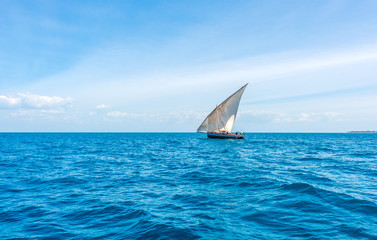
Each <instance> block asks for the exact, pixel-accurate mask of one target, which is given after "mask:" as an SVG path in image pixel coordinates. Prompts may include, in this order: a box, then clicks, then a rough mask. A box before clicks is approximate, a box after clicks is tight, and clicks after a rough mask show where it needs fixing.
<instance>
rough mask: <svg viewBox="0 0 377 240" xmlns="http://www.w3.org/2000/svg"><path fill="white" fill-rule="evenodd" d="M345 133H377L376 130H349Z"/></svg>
mask: <svg viewBox="0 0 377 240" xmlns="http://www.w3.org/2000/svg"><path fill="white" fill-rule="evenodd" d="M347 133H377V131H349V132H347Z"/></svg>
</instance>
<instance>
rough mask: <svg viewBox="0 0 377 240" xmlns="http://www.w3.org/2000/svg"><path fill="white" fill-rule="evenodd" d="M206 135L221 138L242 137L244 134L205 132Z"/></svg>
mask: <svg viewBox="0 0 377 240" xmlns="http://www.w3.org/2000/svg"><path fill="white" fill-rule="evenodd" d="M207 136H208V137H209V138H221V139H244V137H245V134H235V133H219V132H207Z"/></svg>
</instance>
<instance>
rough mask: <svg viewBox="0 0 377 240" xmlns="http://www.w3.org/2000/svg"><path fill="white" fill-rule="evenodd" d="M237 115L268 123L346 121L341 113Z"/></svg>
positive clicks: (257, 112)
mask: <svg viewBox="0 0 377 240" xmlns="http://www.w3.org/2000/svg"><path fill="white" fill-rule="evenodd" d="M239 115H240V117H242V118H248V116H250V117H251V119H252V120H253V121H262V122H268V123H294V122H296V123H299V122H308V123H310V122H320V121H331V122H342V121H347V118H346V115H345V114H344V113H341V112H316V113H307V112H301V113H287V112H277V111H243V112H240V113H239Z"/></svg>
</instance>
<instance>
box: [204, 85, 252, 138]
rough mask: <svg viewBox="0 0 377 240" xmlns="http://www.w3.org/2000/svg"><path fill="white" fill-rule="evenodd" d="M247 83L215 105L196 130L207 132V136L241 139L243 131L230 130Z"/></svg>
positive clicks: (243, 135)
mask: <svg viewBox="0 0 377 240" xmlns="http://www.w3.org/2000/svg"><path fill="white" fill-rule="evenodd" d="M247 84H248V83H247ZM247 84H245V86H243V87H242V88H240V89H239V90H238V91H236V92H235V93H233V94H232V95H231V96H230V97H228V98H227V99H226V100H225V101H224V102H222V103H221V104H220V105H218V106H216V108H215V109H214V110H213V111H212V112H211V113H210V114H209V115H208V116H207V117H206V118H205V119H204V121H203V123H202V124H201V125H200V127H199V128H198V130H197V132H207V136H208V137H209V138H234V139H243V138H244V137H245V134H244V133H243V132H236V133H232V132H231V131H232V128H233V125H234V121H235V120H236V116H237V111H238V105H239V104H240V100H241V97H242V94H243V92H244V91H245V88H246V86H247Z"/></svg>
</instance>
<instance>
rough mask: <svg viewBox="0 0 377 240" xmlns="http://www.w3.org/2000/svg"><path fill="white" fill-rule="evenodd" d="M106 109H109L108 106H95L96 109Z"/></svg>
mask: <svg viewBox="0 0 377 240" xmlns="http://www.w3.org/2000/svg"><path fill="white" fill-rule="evenodd" d="M106 108H110V105H106V104H98V105H97V106H96V109H106Z"/></svg>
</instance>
